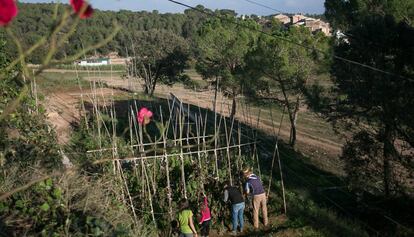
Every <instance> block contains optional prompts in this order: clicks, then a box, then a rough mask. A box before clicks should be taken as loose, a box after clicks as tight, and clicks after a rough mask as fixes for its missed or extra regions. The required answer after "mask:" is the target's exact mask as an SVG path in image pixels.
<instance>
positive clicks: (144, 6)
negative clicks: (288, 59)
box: [21, 0, 324, 15]
mask: <svg viewBox="0 0 414 237" xmlns="http://www.w3.org/2000/svg"><path fill="white" fill-rule="evenodd" d="M56 1H58V0H55V2H56ZM177 1H179V2H183V3H185V4H188V5H190V6H196V5H198V4H201V5H203V6H205V7H207V8H210V9H232V10H235V11H236V12H237V13H239V14H248V15H250V14H256V15H271V14H276V13H278V12H275V11H274V10H271V9H267V8H264V7H261V6H258V5H254V4H252V3H250V2H248V1H246V0H177ZM251 1H254V2H257V3H260V4H262V5H266V6H268V7H270V8H273V9H277V10H280V11H282V12H286V13H312V14H314V13H318V14H321V13H323V12H324V6H323V3H324V0H251ZM21 2H30V3H35V2H53V1H50V0H22V1H21ZM61 2H63V3H64V2H69V0H61ZM90 3H91V4H92V6H93V7H94V8H98V9H101V10H120V9H126V10H132V11H142V10H146V11H152V10H158V11H159V12H162V13H165V12H183V11H184V10H185V8H184V7H182V6H179V5H176V4H174V3H171V2H169V1H167V0H90Z"/></svg>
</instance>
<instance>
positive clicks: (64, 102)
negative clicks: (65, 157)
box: [44, 88, 124, 144]
mask: <svg viewBox="0 0 414 237" xmlns="http://www.w3.org/2000/svg"><path fill="white" fill-rule="evenodd" d="M98 93H99V95H104V96H105V95H107V96H109V95H112V94H115V95H117V94H121V93H124V92H121V91H119V90H114V89H109V88H102V89H99V91H98ZM81 95H82V97H83V99H84V101H90V100H91V96H92V91H90V90H84V91H83V92H82V93H81V91H80V90H70V91H55V92H53V93H51V94H49V95H47V96H46V99H45V102H44V107H45V108H46V112H47V117H48V121H49V122H50V123H51V124H52V125H53V126H54V127H55V131H56V133H57V138H58V142H59V144H65V143H67V142H69V139H70V135H71V131H72V124H73V123H76V122H78V121H79V118H80V115H81V110H80V107H79V106H80V101H81Z"/></svg>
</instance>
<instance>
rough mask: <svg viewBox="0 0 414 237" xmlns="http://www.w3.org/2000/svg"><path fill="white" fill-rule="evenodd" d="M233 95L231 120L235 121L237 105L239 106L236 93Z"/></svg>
mask: <svg viewBox="0 0 414 237" xmlns="http://www.w3.org/2000/svg"><path fill="white" fill-rule="evenodd" d="M232 97H233V103H232V105H231V114H230V121H233V118H234V116H235V115H236V107H237V102H236V95H235V94H234V93H233V96H232Z"/></svg>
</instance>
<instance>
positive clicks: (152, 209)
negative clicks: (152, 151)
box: [138, 124, 157, 229]
mask: <svg viewBox="0 0 414 237" xmlns="http://www.w3.org/2000/svg"><path fill="white" fill-rule="evenodd" d="M138 128H139V138H140V140H139V141H140V143H143V142H144V138H143V134H142V130H143V129H142V125H141V124H139V127H138ZM140 150H141V152H143V151H144V147H143V146H141V147H140ZM142 162H143V163H142V165H143V171H144V176H145V181H146V182H145V183H146V187H147V189H148V198H149V204H150V207H151V215H152V220H153V222H154V226H155V228H156V229H157V222H156V220H155V215H154V206H153V203H152V194H151V188H150V183H149V178H148V174H147V168H146V165H145V162H144V160H142Z"/></svg>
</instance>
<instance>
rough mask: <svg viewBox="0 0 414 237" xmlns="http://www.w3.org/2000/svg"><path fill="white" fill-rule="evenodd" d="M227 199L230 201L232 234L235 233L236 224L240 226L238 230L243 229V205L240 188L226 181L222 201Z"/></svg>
mask: <svg viewBox="0 0 414 237" xmlns="http://www.w3.org/2000/svg"><path fill="white" fill-rule="evenodd" d="M228 201H230V203H231V213H232V215H231V218H232V224H233V229H232V230H233V231H232V234H233V235H236V234H237V226H240V232H242V231H243V224H244V219H243V213H244V207H245V205H244V199H243V195H242V194H241V192H240V190H239V189H238V188H237V187H235V186H231V185H230V182H228V181H227V182H225V183H224V202H228Z"/></svg>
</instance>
